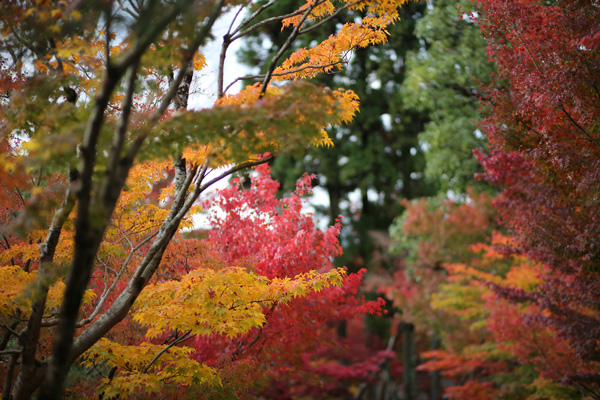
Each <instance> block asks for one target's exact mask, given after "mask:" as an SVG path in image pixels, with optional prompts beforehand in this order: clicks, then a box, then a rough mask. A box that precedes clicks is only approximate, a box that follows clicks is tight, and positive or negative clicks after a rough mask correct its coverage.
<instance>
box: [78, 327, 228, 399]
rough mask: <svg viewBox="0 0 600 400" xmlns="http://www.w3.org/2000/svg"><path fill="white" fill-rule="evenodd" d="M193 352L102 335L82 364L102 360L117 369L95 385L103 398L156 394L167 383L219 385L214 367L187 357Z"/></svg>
mask: <svg viewBox="0 0 600 400" xmlns="http://www.w3.org/2000/svg"><path fill="white" fill-rule="evenodd" d="M193 352H194V349H192V348H190V347H186V346H173V347H169V346H168V345H157V344H152V343H141V344H139V345H135V346H123V345H120V344H118V343H115V342H113V341H111V340H108V339H106V338H102V339H100V341H98V343H96V344H95V345H94V347H92V348H91V349H90V350H88V351H87V352H86V353H85V355H84V360H83V362H82V365H83V366H85V367H90V368H91V367H93V366H94V365H97V364H99V363H102V364H104V365H105V366H106V367H108V368H117V369H118V370H119V374H118V375H117V376H115V377H113V378H112V379H109V378H104V379H103V380H102V383H101V385H100V387H99V388H98V391H99V392H101V393H103V394H104V396H105V397H107V398H114V397H121V398H127V397H129V396H131V395H133V394H134V393H139V392H145V393H147V394H150V393H159V392H160V391H161V389H162V388H163V387H164V386H165V385H167V384H179V385H190V384H201V383H209V384H212V385H220V384H221V381H220V379H219V377H218V375H217V372H216V370H214V369H213V368H210V367H208V366H206V365H204V364H201V363H199V362H197V361H194V360H192V359H190V358H189V355H190V354H191V353H193Z"/></svg>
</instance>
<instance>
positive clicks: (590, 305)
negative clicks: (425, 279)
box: [479, 0, 600, 397]
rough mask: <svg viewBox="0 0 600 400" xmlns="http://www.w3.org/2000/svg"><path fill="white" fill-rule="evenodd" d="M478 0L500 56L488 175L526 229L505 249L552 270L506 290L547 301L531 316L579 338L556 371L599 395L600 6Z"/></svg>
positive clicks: (513, 221) (506, 213)
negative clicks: (527, 288) (570, 360)
mask: <svg viewBox="0 0 600 400" xmlns="http://www.w3.org/2000/svg"><path fill="white" fill-rule="evenodd" d="M479 4H480V6H481V8H482V14H481V18H482V20H481V26H482V30H483V32H484V33H485V34H486V35H487V38H488V53H489V54H490V57H491V58H492V59H493V61H494V62H495V63H496V65H497V66H498V76H497V83H496V84H494V85H492V86H490V87H489V88H488V95H489V98H490V100H491V101H490V104H491V106H490V110H489V112H488V113H487V116H486V121H485V125H484V129H485V133H486V134H487V135H488V137H489V140H490V144H491V154H489V155H484V154H482V153H480V154H479V158H480V160H481V162H482V163H483V165H484V168H485V172H484V173H483V175H482V178H484V179H486V180H488V181H489V182H491V183H494V184H497V185H501V186H502V187H503V190H502V192H501V194H500V195H499V197H498V198H497V199H496V202H495V204H496V206H497V207H498V209H499V210H500V212H501V215H502V219H503V221H504V223H505V224H506V225H507V227H508V228H509V229H510V232H511V234H512V235H513V236H514V239H515V240H514V242H512V244H511V246H507V248H506V249H505V250H506V251H513V252H518V253H521V254H525V255H527V256H529V257H530V258H531V259H533V260H536V261H538V262H541V263H543V264H544V265H546V266H547V267H548V268H549V269H550V271H549V272H548V273H547V274H544V275H543V277H542V282H541V283H540V285H539V287H537V288H536V290H534V291H532V292H531V293H523V292H522V291H519V290H515V289H514V288H507V287H503V286H501V285H500V286H498V287H497V288H496V290H497V291H498V293H500V294H502V295H503V296H505V297H506V298H508V299H512V300H513V301H517V302H528V303H529V304H531V307H534V308H535V307H537V311H536V312H531V313H530V314H529V315H527V316H525V317H524V318H523V323H524V324H534V325H536V326H542V327H544V329H548V330H550V332H551V337H553V338H554V341H555V342H559V341H565V342H566V343H567V344H568V349H569V351H570V352H572V353H573V355H574V357H576V363H578V364H579V365H580V366H581V368H579V369H572V368H565V369H564V370H563V371H562V376H557V375H554V376H553V377H552V379H554V380H555V381H558V382H560V383H562V384H564V385H574V386H575V387H578V388H579V389H580V390H581V391H582V393H583V394H587V395H591V396H593V397H597V396H598V395H599V390H598V384H599V382H600V381H599V375H598V369H597V367H596V366H595V363H596V362H597V361H598V360H599V357H598V356H599V354H600V353H599V350H600V349H599V347H598V340H597V338H598V333H599V329H600V315H598V312H597V310H598V289H599V288H600V286H599V281H598V279H599V276H598V272H597V271H598V246H597V242H598V235H597V232H598V223H599V221H600V220H599V214H598V212H599V208H598V202H597V197H598V179H597V171H598V168H597V167H598V162H599V161H598V160H599V155H600V146H599V142H598V140H599V131H598V128H599V126H600V124H599V123H598V121H599V116H600V108H599V104H600V103H599V102H598V100H599V99H600V92H599V90H598V88H599V87H600V85H599V81H598V76H599V75H598V68H599V63H598V60H599V57H600V40H599V38H600V30H599V28H598V24H597V21H598V17H599V12H600V11H599V10H598V7H597V5H595V4H593V2H587V1H560V0H559V1H555V2H549V3H548V4H542V3H540V2H537V1H519V2H517V3H511V4H508V3H507V2H503V1H492V0H489V1H488V0H482V1H480V2H479ZM559 375H560V374H559Z"/></svg>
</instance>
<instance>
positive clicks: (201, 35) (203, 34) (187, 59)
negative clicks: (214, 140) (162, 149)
mask: <svg viewBox="0 0 600 400" xmlns="http://www.w3.org/2000/svg"><path fill="white" fill-rule="evenodd" d="M223 4H224V0H218V1H217V4H215V6H214V8H213V10H212V11H211V13H210V16H209V17H208V21H206V23H205V24H204V25H203V26H202V29H200V32H198V35H196V37H195V38H194V41H193V42H192V44H191V46H190V47H189V48H188V49H187V51H186V52H184V57H183V59H182V60H181V61H182V62H181V67H180V69H179V72H178V73H177V77H176V78H175V79H173V81H172V82H171V85H170V87H169V91H168V92H167V94H166V95H165V97H164V99H163V101H162V102H161V104H160V105H159V106H158V108H157V109H156V111H155V112H154V113H153V114H152V116H151V117H150V120H151V121H153V122H156V121H158V120H159V119H160V117H162V115H163V114H164V113H165V111H166V110H167V108H168V107H169V104H170V103H171V101H172V100H173V97H174V96H175V95H176V94H177V90H178V89H179V85H180V84H181V82H182V80H183V78H184V76H185V74H186V71H187V68H188V66H189V65H190V63H191V62H192V60H193V59H194V54H195V53H196V51H197V50H198V47H200V45H201V44H202V43H203V42H204V41H205V40H206V38H207V37H208V34H209V33H210V30H211V29H212V27H213V25H214V23H215V21H216V20H217V18H218V17H219V15H221V9H222V8H223Z"/></svg>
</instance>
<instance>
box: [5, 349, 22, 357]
mask: <svg viewBox="0 0 600 400" xmlns="http://www.w3.org/2000/svg"><path fill="white" fill-rule="evenodd" d="M15 354H21V350H2V351H0V357H2V356H8V355H15Z"/></svg>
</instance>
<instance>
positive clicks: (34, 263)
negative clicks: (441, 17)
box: [0, 0, 405, 399]
mask: <svg viewBox="0 0 600 400" xmlns="http://www.w3.org/2000/svg"><path fill="white" fill-rule="evenodd" d="M403 3H405V1H394V2H388V1H370V0H369V1H367V0H365V1H362V0H359V1H342V2H335V3H333V2H330V1H328V0H318V1H312V0H310V1H307V2H306V3H305V4H299V5H298V7H299V8H298V9H297V10H296V11H295V12H293V13H291V14H286V15H280V16H278V17H277V19H276V20H277V21H280V22H281V23H282V29H283V30H284V32H285V33H284V34H285V35H288V38H289V40H287V41H286V42H285V43H284V44H283V45H282V46H281V48H280V49H279V53H278V55H277V56H276V57H274V58H273V59H272V60H271V65H270V67H269V68H268V70H267V71H266V73H265V74H264V75H262V76H260V77H258V78H257V77H254V78H253V79H255V80H256V82H255V83H254V84H250V85H248V86H245V87H244V88H242V89H241V91H239V92H238V93H231V91H230V89H231V87H232V85H233V84H235V83H237V82H239V81H241V80H243V78H244V77H239V76H238V77H229V76H225V74H224V71H225V59H226V56H227V54H228V48H229V46H230V45H231V43H233V42H234V41H236V40H238V39H240V38H242V37H244V36H246V35H248V34H249V33H250V32H252V31H254V30H255V29H258V28H259V27H260V26H261V25H260V23H259V22H257V20H256V18H257V17H258V16H259V15H260V14H261V12H262V11H264V10H265V9H267V8H269V7H271V6H273V4H274V2H270V3H268V4H266V5H265V4H259V5H257V4H255V3H254V2H247V1H224V0H217V1H193V0H176V1H149V2H118V1H108V2H104V1H92V2H79V1H64V2H49V1H35V2H28V1H25V2H3V3H2V5H1V6H0V15H1V17H0V31H1V32H2V44H1V45H0V59H1V64H0V67H1V68H0V89H1V90H2V93H1V96H2V97H1V101H2V110H1V111H0V127H1V135H0V151H1V153H2V154H1V157H0V177H1V178H2V182H1V185H0V201H1V202H2V207H1V214H0V217H1V218H2V221H1V222H2V225H3V226H2V235H3V236H2V245H1V246H2V248H1V252H0V276H1V277H2V289H1V290H0V318H1V325H0V331H1V334H2V336H1V339H0V358H1V360H2V363H1V364H0V371H1V374H2V378H3V379H2V385H3V386H2V395H3V397H6V398H11V399H28V398H31V397H32V396H33V395H34V393H35V396H38V398H40V399H57V398H61V397H62V396H63V394H64V391H63V388H64V385H65V380H66V379H67V374H68V373H69V370H70V369H71V367H72V366H73V368H74V369H75V370H78V371H80V372H81V371H87V372H89V373H93V374H99V375H97V376H98V379H96V376H94V377H93V378H91V379H85V380H83V381H82V382H80V384H81V385H82V386H81V387H80V389H81V393H80V394H83V395H84V396H88V397H89V396H91V395H92V393H93V392H94V391H97V394H99V395H100V396H104V397H106V398H109V397H115V396H120V397H127V396H135V395H138V394H139V393H146V394H145V395H146V396H147V395H148V393H159V392H160V393H164V392H165V391H166V390H167V389H169V388H170V389H172V388H173V387H176V388H178V390H183V388H190V387H193V388H195V390H204V391H211V390H215V391H217V392H219V391H220V393H221V394H219V396H220V395H226V394H228V393H229V394H231V393H234V394H235V393H238V394H239V393H247V392H249V391H252V390H254V391H260V389H261V385H266V384H267V383H268V382H269V381H270V380H272V378H273V375H277V377H278V378H281V379H287V377H288V376H293V375H294V374H296V373H298V371H300V370H301V368H299V367H298V366H299V365H300V364H301V361H302V362H305V363H308V365H310V364H311V362H312V359H311V357H310V356H308V357H307V358H304V359H302V357H301V356H300V354H303V355H307V354H308V355H310V354H311V352H316V351H317V350H319V349H320V346H325V345H335V343H327V342H328V338H327V337H328V332H330V331H331V329H333V328H334V326H333V325H334V323H335V321H340V320H344V319H348V318H350V317H351V316H355V315H357V314H358V315H360V314H363V313H366V312H378V310H379V304H378V303H370V302H365V301H363V300H362V299H361V297H360V296H357V292H358V286H359V284H360V281H361V274H362V273H361V274H355V275H347V274H346V273H345V271H344V270H343V269H338V268H334V267H333V266H332V264H331V259H332V258H333V257H335V256H337V255H339V253H340V247H339V244H338V243H337V240H338V239H337V236H338V234H339V229H340V225H339V223H337V224H335V225H334V226H333V227H332V228H330V229H329V230H327V231H325V232H320V231H319V230H317V229H316V228H315V227H314V225H313V222H312V220H311V219H310V217H308V216H305V215H304V214H302V213H301V201H300V199H299V196H300V195H301V194H302V193H304V192H305V191H308V190H309V186H310V185H309V181H308V178H306V179H305V181H303V182H302V183H301V184H300V186H299V188H298V192H297V194H295V195H293V196H291V197H290V198H289V199H286V200H282V201H280V200H278V199H276V198H275V195H274V183H273V182H272V181H270V180H269V178H268V174H267V171H266V170H264V169H259V170H258V172H257V174H258V177H257V178H256V179H257V181H256V182H255V184H254V186H253V187H252V188H251V189H250V190H248V191H247V192H245V191H242V190H241V187H240V186H234V187H233V188H232V189H229V191H226V192H224V193H223V194H222V195H221V197H218V199H220V200H213V202H214V203H212V202H211V201H209V203H206V204H202V203H203V201H204V200H207V198H205V197H204V195H205V192H206V191H207V189H208V188H210V187H211V186H212V185H214V184H215V183H216V182H219V181H221V180H223V179H226V178H227V177H229V176H231V175H233V174H235V173H237V172H239V171H242V170H245V169H250V168H251V167H255V166H259V165H262V164H266V163H268V162H270V161H271V160H273V159H274V157H276V156H277V154H280V153H282V152H291V153H294V152H299V151H303V149H304V148H305V147H306V146H311V145H312V146H315V145H316V146H322V145H325V146H329V145H331V140H330V138H329V137H328V136H327V133H326V131H325V128H327V127H329V126H331V125H337V124H341V123H344V122H348V121H350V120H351V119H352V117H353V115H354V114H355V113H356V112H357V111H358V98H357V96H356V95H355V94H354V93H353V92H352V91H349V90H329V89H324V88H322V87H319V86H317V85H315V84H312V83H310V82H308V81H307V78H311V77H313V76H315V75H316V74H319V73H324V72H325V73H327V72H332V71H333V70H335V71H340V70H342V68H343V65H344V64H345V63H346V62H347V61H348V56H349V54H350V53H351V52H352V51H354V50H355V49H357V48H360V47H366V46H368V45H373V44H379V43H383V42H385V41H386V40H387V32H386V27H387V26H388V25H389V24H391V23H393V22H395V21H396V20H397V19H398V7H400V6H401V5H402V4H403ZM246 8H248V10H245V9H246ZM346 9H347V10H355V11H359V12H363V13H364V15H365V17H364V18H363V19H362V20H361V21H347V22H346V21H344V23H342V24H340V25H339V26H336V27H335V29H336V31H337V32H336V33H335V34H333V35H331V36H329V37H326V38H321V39H320V40H319V41H317V43H316V44H315V45H314V46H312V47H311V48H304V49H294V47H293V46H294V40H295V39H296V38H297V37H298V36H300V35H303V34H305V33H306V32H309V31H310V30H311V28H312V27H313V26H315V25H319V26H320V25H323V24H327V23H331V22H332V21H333V19H334V17H336V16H337V15H339V13H340V12H341V11H344V10H346ZM246 11H247V14H245V15H246V16H245V17H240V18H239V19H236V20H234V21H233V22H231V24H230V26H229V30H228V32H227V34H226V35H225V36H224V37H222V41H221V49H222V51H221V54H220V56H219V57H216V58H217V60H216V62H217V67H216V74H215V75H216V76H215V79H214V82H216V85H215V86H216V88H215V89H214V90H215V92H216V98H214V99H213V100H215V101H214V105H212V107H207V108H199V107H192V106H191V104H192V102H194V101H195V100H194V99H195V93H197V91H202V90H205V89H207V88H202V87H198V82H197V80H196V79H195V77H197V75H198V73H199V71H203V69H204V68H205V67H206V65H207V56H208V55H206V54H203V53H202V48H203V46H204V45H205V44H206V43H207V42H208V41H209V40H210V39H211V38H212V37H213V29H214V26H215V25H214V24H215V22H216V21H217V19H218V18H219V17H221V16H222V15H225V14H227V13H229V12H232V13H234V14H235V13H237V16H240V15H243V14H242V12H246ZM236 18H237V17H236ZM332 25H333V26H335V24H332ZM290 52H291V53H292V55H291V56H290V57H289V58H288V59H287V60H286V58H285V57H283V54H284V53H287V54H289V53H290ZM203 73H204V71H203ZM275 82H276V84H275ZM208 90H213V89H212V88H210V89H208ZM211 207H213V208H214V207H221V209H222V211H221V212H224V213H225V214H226V215H227V217H225V218H224V219H223V220H221V221H217V220H214V224H215V227H214V229H215V231H214V232H212V233H211V234H210V235H209V237H208V238H198V237H194V236H193V235H192V236H191V237H190V236H189V235H190V234H189V233H187V234H186V233H185V232H188V231H190V230H191V229H192V228H194V215H195V214H197V213H199V212H201V210H202V208H204V209H208V208H211ZM186 235H188V236H186ZM330 321H333V322H330ZM315 354H316V353H315ZM273 365H280V368H279V369H277V368H272V367H273ZM91 371H93V372H91ZM248 371H252V374H254V375H256V378H257V379H256V381H249V382H248V384H247V385H246V386H245V387H235V386H234V385H229V386H228V383H227V382H229V383H231V382H233V381H239V377H240V376H242V375H244V374H247V373H248ZM73 373H74V372H72V374H73ZM227 374H229V375H227ZM100 376H102V378H100ZM69 379H71V378H69ZM73 379H75V378H73ZM290 379H291V378H290ZM75 380H76V379H75ZM224 382H225V383H224ZM75 384H76V383H75ZM91 385H96V387H93V388H90V386H91ZM242 386H244V385H242ZM69 393H70V394H71V395H73V394H74V393H76V391H74V390H73V391H70V392H69ZM215 396H216V395H215Z"/></svg>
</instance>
